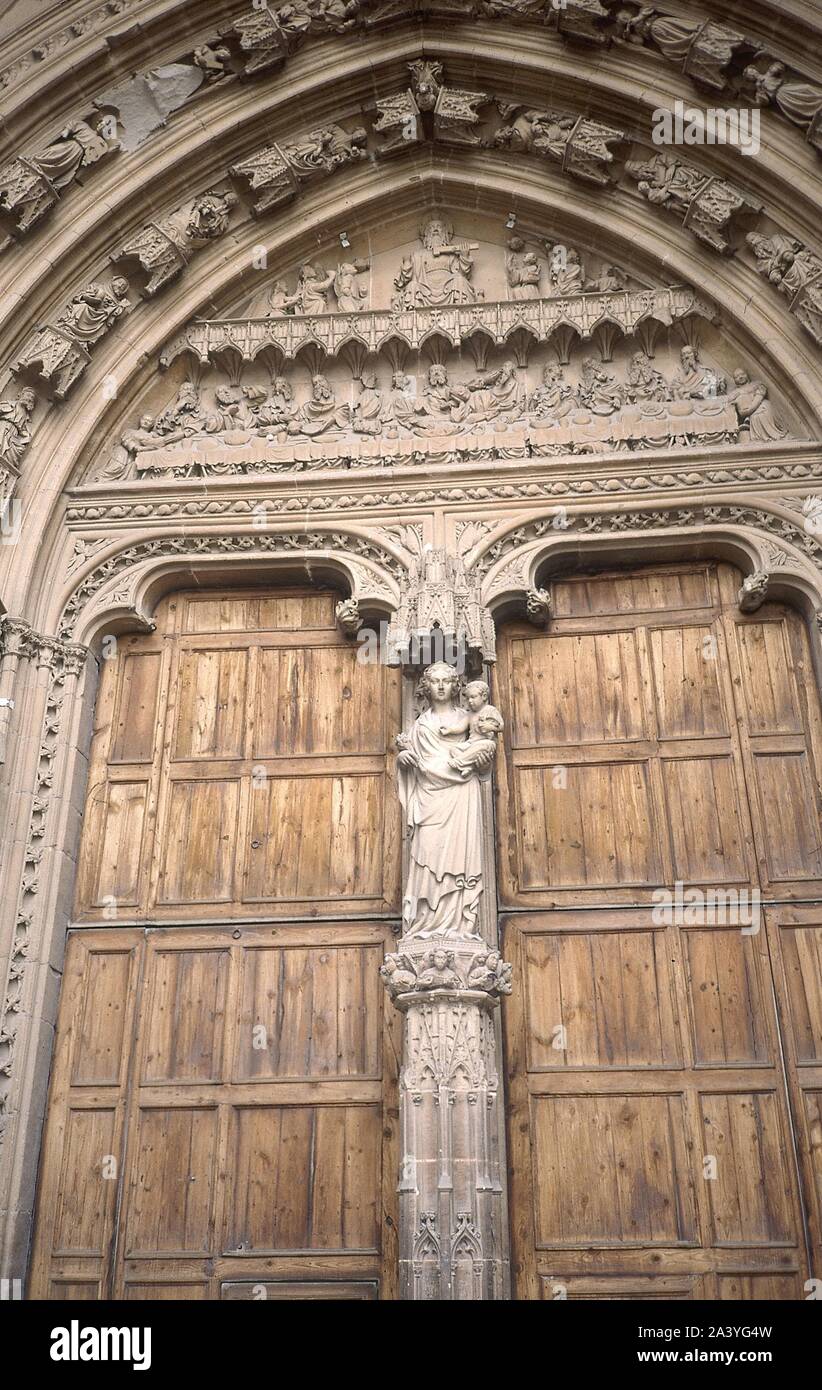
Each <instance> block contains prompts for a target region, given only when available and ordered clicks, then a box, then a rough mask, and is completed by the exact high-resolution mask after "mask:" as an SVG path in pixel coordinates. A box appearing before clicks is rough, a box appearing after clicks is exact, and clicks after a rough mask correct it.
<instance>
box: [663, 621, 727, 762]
mask: <svg viewBox="0 0 822 1390" xmlns="http://www.w3.org/2000/svg"><path fill="white" fill-rule="evenodd" d="M649 639H650V653H651V666H652V671H653V677H654V708H655V711H656V719H657V730H658V735H659V738H660V739H681V738H685V739H692V738H693V739H696V738H719V737H722V736H727V734H728V732H729V729H728V711H727V709H726V706H725V701H724V699H723V686H722V680H721V674H720V669H719V662H718V660H717V659H716V657H715V654H714V652H715V648H714V642H715V637H714V633H713V630H712V628H711V627H710V626H708V625H707V624H700V625H699V626H691V627H656V628H654V627H652V628H650V630H649Z"/></svg>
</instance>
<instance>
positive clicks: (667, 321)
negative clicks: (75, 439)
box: [94, 213, 790, 481]
mask: <svg viewBox="0 0 822 1390" xmlns="http://www.w3.org/2000/svg"><path fill="white" fill-rule="evenodd" d="M483 236H487V232H486V231H485V229H482V230H481V231H479V232H476V231H475V235H474V236H473V237H470V236H465V235H464V234H462V233H461V232H460V231H459V230H456V229H455V227H454V225H453V222H452V219H451V218H449V217H448V216H447V215H445V214H440V213H435V214H432V215H431V216H430V217H429V218H427V219H426V220H425V221H424V222H423V223H422V225H421V226H420V227H419V235H418V239H417V240H416V241H415V242H411V243H406V245H405V246H402V245H401V246H400V247H398V248H395V249H393V250H377V251H371V252H370V253H369V254H365V248H363V252H362V254H360V252H359V248H353V249H352V248H349V249H348V250H347V257H346V259H342V258H341V257H339V258H337V259H336V260H327V259H323V258H321V257H316V258H313V259H312V260H311V261H308V262H305V263H304V264H302V265H301V266H300V267H298V268H297V269H295V270H294V271H292V272H291V273H290V274H289V273H285V274H280V275H277V276H276V277H274V278H272V279H270V280H268V281H265V280H263V282H262V284H261V286H260V287H259V288H258V289H257V290H256V291H255V293H254V294H253V296H252V297H251V298H250V299H248V300H247V301H246V303H245V304H244V305H241V306H239V308H238V311H237V312H236V313H235V314H234V315H232V316H231V317H227V318H225V319H222V320H200V321H197V322H195V323H194V324H192V325H191V326H190V327H189V328H188V329H187V330H186V331H185V333H184V334H182V335H180V337H178V338H177V339H175V340H174V341H173V342H172V343H171V344H169V346H168V348H167V349H166V351H165V352H164V354H163V358H162V360H163V362H164V363H165V364H166V365H170V366H172V367H173V375H174V376H176V379H177V384H176V385H175V386H174V389H173V391H172V392H171V393H169V387H168V386H166V387H165V388H162V382H161V379H159V378H158V384H157V385H156V386H155V388H154V390H155V392H156V393H157V395H158V396H159V393H160V390H162V389H164V391H165V398H164V399H163V398H162V397H161V398H160V400H158V401H157V403H156V404H155V403H154V401H152V404H151V408H150V409H149V408H146V409H144V410H143V412H142V413H141V414H140V415H138V416H137V418H136V419H134V421H133V422H132V423H131V424H129V425H128V426H127V428H126V429H124V430H121V432H120V433H119V437H116V438H115V441H114V444H113V447H110V448H109V450H108V451H107V452H106V453H104V455H103V458H102V460H101V462H99V463H98V465H97V468H96V470H95V473H94V476H95V477H96V478H97V479H98V480H100V481H107V480H115V479H119V478H123V477H127V476H133V475H136V476H140V477H151V476H161V475H169V474H170V475H172V476H179V477H185V476H197V475H201V474H206V475H207V474H209V473H214V474H221V475H224V474H231V473H247V472H258V473H264V472H268V471H282V470H288V469H297V470H304V469H306V468H315V467H326V466H329V465H331V466H333V465H335V464H339V465H340V466H345V467H366V466H373V465H374V464H380V463H381V462H382V461H383V460H389V461H392V462H396V461H397V460H402V461H413V460H418V461H419V460H423V459H426V458H431V457H432V456H438V457H440V456H442V455H443V454H446V455H449V454H453V453H454V451H455V450H458V451H462V453H464V454H466V456H467V457H471V458H476V457H477V456H478V453H477V451H478V450H481V449H482V448H486V449H487V448H489V447H490V448H498V449H500V450H504V451H506V452H507V456H508V457H517V456H519V455H522V454H524V455H527V454H528V453H529V452H532V451H533V452H539V453H541V454H545V455H548V456H551V455H560V454H568V453H571V454H573V453H607V452H612V451H626V450H637V449H639V450H641V449H646V448H653V447H665V448H667V447H688V446H690V445H701V444H709V445H717V444H735V443H748V442H752V443H757V444H759V443H778V442H779V441H781V440H784V439H787V438H788V437H789V434H790V430H789V425H788V423H787V421H786V420H784V419H783V418H782V412H781V411H780V409H779V407H778V406H776V405H775V404H774V403H773V402H772V400H771V398H770V391H769V386H768V383H767V382H766V381H764V380H762V379H761V378H760V377H758V376H757V377H753V376H752V374H751V373H750V372H749V370H748V368H747V367H745V366H744V365H742V364H741V363H739V362H738V361H737V362H733V361H731V362H727V361H726V362H725V363H724V364H723V365H720V364H719V363H717V362H716V360H715V357H714V349H713V348H711V349H707V348H705V347H702V346H700V345H699V339H700V337H701V335H702V334H703V333H705V334H706V336H710V331H711V330H710V322H711V318H712V316H713V311H712V309H711V307H710V306H709V305H708V304H705V303H703V302H702V301H700V299H699V297H698V296H697V295H696V294H695V293H694V291H693V290H691V289H689V288H688V287H685V286H674V287H670V288H649V287H647V286H642V285H640V284H638V282H637V281H636V279H635V278H634V277H632V276H630V275H629V274H628V273H627V272H626V271H625V270H624V269H622V268H621V267H620V266H619V265H615V264H614V263H613V262H612V260H611V259H610V258H608V257H607V256H602V255H599V256H597V255H594V254H593V253H589V252H587V251H585V250H582V249H580V248H578V247H574V246H569V245H566V244H565V243H564V242H562V241H561V240H560V239H559V238H558V237H557V236H556V235H553V236H551V235H547V234H542V233H533V232H530V231H528V232H526V231H523V232H519V231H514V232H513V233H512V234H510V235H508V236H507V237H505V238H498V241H497V243H496V244H495V243H493V242H490V241H488V240H483V239H482V237H483ZM500 241H504V244H502V245H501V244H500ZM169 265H170V266H171V262H169ZM182 373H185V375H182Z"/></svg>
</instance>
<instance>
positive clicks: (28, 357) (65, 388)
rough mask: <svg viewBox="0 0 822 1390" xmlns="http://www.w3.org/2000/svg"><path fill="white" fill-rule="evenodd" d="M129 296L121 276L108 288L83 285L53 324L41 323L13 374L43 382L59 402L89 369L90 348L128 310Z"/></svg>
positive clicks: (20, 357)
mask: <svg viewBox="0 0 822 1390" xmlns="http://www.w3.org/2000/svg"><path fill="white" fill-rule="evenodd" d="M128 293H129V284H128V281H127V280H125V279H124V278H123V277H122V276H121V275H117V276H115V277H114V278H113V279H112V281H111V283H110V284H108V285H106V284H103V283H102V282H101V281H93V282H92V283H91V284H90V285H86V287H85V289H83V290H81V291H80V293H79V294H76V295H75V296H74V298H73V299H71V300H69V302H68V304H67V305H66V306H65V308H64V309H63V311H62V313H60V314H59V315H58V317H57V318H56V319H55V320H54V322H53V323H47V324H44V325H43V327H42V328H38V329H37V330H36V332H35V333H33V334H32V336H31V338H29V340H28V342H27V343H26V344H25V346H24V348H23V351H22V352H21V354H20V356H19V358H18V359H17V361H16V363H15V365H14V371H15V372H16V373H18V374H19V375H21V376H27V377H31V378H33V379H34V380H35V381H40V382H42V383H44V384H45V385H46V386H47V387H48V388H50V389H51V390H52V391H53V393H54V395H55V396H56V397H57V399H58V400H63V399H64V398H65V396H67V395H68V393H69V391H70V390H71V388H72V386H74V384H75V383H76V382H77V381H78V380H79V378H80V377H81V376H82V374H83V372H84V371H85V369H86V367H87V366H88V363H89V361H90V360H91V359H90V355H89V349H90V348H92V347H93V346H94V344H95V343H98V342H99V341H100V339H101V338H103V337H105V335H106V334H107V333H109V332H110V331H111V329H112V328H113V327H114V325H115V323H116V322H117V320H118V319H119V318H120V317H121V315H123V314H124V313H125V312H126V311H127V310H128V309H129V307H130V305H129V299H128Z"/></svg>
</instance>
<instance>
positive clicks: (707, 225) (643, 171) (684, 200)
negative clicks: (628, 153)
mask: <svg viewBox="0 0 822 1390" xmlns="http://www.w3.org/2000/svg"><path fill="white" fill-rule="evenodd" d="M625 167H626V169H627V171H628V173H629V174H630V175H631V177H632V178H633V179H635V180H636V183H637V187H638V188H639V192H640V193H641V194H642V195H643V197H644V198H646V199H647V200H648V202H649V203H652V204H653V205H654V206H655V207H664V208H665V209H666V211H668V212H670V213H673V214H674V216H676V217H678V218H679V219H680V221H681V222H682V224H683V226H685V227H687V228H688V229H689V230H690V231H692V232H693V234H694V236H696V237H698V238H699V240H700V241H703V242H704V243H705V245H706V246H710V247H712V248H713V250H714V251H720V252H722V253H723V254H725V255H728V254H730V253H731V252H733V251H734V250H735V249H736V246H737V245H738V243H739V241H740V239H741V237H742V234H743V233H744V231H745V230H746V228H747V227H749V226H750V225H751V222H752V220H755V219H756V218H757V217H758V216H759V214H760V213H761V211H762V204H761V203H757V202H755V201H754V200H753V199H752V198H749V197H748V195H747V194H746V193H743V192H742V190H741V189H739V188H736V187H735V186H734V185H733V184H731V183H729V182H728V181H727V180H726V179H720V178H715V177H713V176H708V175H706V174H705V173H704V172H703V171H702V170H701V169H698V168H697V167H696V166H695V165H694V164H690V163H689V162H688V161H687V160H685V159H680V158H679V156H678V155H673V154H656V155H654V156H653V157H652V158H651V159H644V158H643V159H636V160H629V161H628V163H627V164H626V166H625Z"/></svg>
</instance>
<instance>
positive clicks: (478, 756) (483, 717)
mask: <svg viewBox="0 0 822 1390" xmlns="http://www.w3.org/2000/svg"><path fill="white" fill-rule="evenodd" d="M490 694H491V691H490V690H489V688H488V685H487V683H486V682H485V681H470V682H469V684H468V685H466V687H465V702H466V704H467V705H468V711H467V712H466V713H465V714H464V715H463V717H462V719H461V720H460V722H459V723H458V724H455V725H452V726H451V727H450V729H449V730H448V733H450V734H466V733H467V734H468V740H467V742H465V743H461V744H460V745H459V746H458V747H457V748H454V749H453V751H452V752H451V753H450V754H449V758H448V761H449V763H450V765H451V767H453V768H456V770H457V771H458V772H459V774H460V776H461V777H470V775H471V773H472V772H475V771H479V772H483V771H484V770H485V769H486V768H487V767H488V766H489V764H490V762H491V760H492V758H493V757H494V754H495V753H496V750H497V737H498V735H499V734H501V733H502V730H503V728H504V721H503V718H502V715H501V714H500V712H499V710H498V709H496V708H495V707H494V706H493V705H492V704H489V696H490ZM442 732H443V733H445V732H446V731H445V730H444V729H443V730H442Z"/></svg>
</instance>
